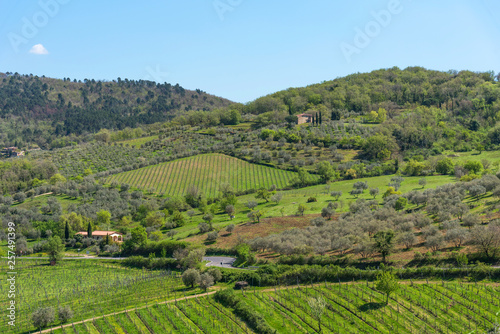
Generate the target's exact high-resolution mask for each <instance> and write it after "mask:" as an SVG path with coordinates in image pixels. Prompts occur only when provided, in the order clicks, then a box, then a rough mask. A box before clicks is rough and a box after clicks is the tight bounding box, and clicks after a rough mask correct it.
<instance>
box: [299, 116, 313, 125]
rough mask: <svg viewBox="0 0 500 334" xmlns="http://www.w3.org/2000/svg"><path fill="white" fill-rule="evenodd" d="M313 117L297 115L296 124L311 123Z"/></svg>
mask: <svg viewBox="0 0 500 334" xmlns="http://www.w3.org/2000/svg"><path fill="white" fill-rule="evenodd" d="M312 117H313V115H311V114H299V115H297V124H304V123H311V122H312Z"/></svg>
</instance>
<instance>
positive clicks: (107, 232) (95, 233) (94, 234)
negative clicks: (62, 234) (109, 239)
mask: <svg viewBox="0 0 500 334" xmlns="http://www.w3.org/2000/svg"><path fill="white" fill-rule="evenodd" d="M76 234H81V235H87V232H77V233H76ZM108 234H109V235H111V234H119V235H123V234H121V233H118V232H115V231H93V232H92V236H103V237H105V236H106V235H108Z"/></svg>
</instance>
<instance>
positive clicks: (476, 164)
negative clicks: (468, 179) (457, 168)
mask: <svg viewBox="0 0 500 334" xmlns="http://www.w3.org/2000/svg"><path fill="white" fill-rule="evenodd" d="M464 168H465V169H466V170H468V171H469V172H470V173H473V174H479V173H480V172H481V171H482V170H483V164H482V163H481V162H480V161H476V160H468V161H466V162H465V164H464Z"/></svg>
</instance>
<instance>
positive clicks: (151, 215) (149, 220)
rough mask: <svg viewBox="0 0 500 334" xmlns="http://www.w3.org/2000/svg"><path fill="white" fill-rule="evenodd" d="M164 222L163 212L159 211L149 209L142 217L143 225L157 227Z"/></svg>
mask: <svg viewBox="0 0 500 334" xmlns="http://www.w3.org/2000/svg"><path fill="white" fill-rule="evenodd" d="M164 223H165V214H164V213H163V212H161V211H150V212H148V214H147V215H146V218H144V222H143V225H144V226H145V227H154V228H158V227H160V226H162V225H163V224H164Z"/></svg>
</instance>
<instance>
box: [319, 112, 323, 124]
mask: <svg viewBox="0 0 500 334" xmlns="http://www.w3.org/2000/svg"><path fill="white" fill-rule="evenodd" d="M319 124H323V114H322V113H321V111H320V112H319Z"/></svg>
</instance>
